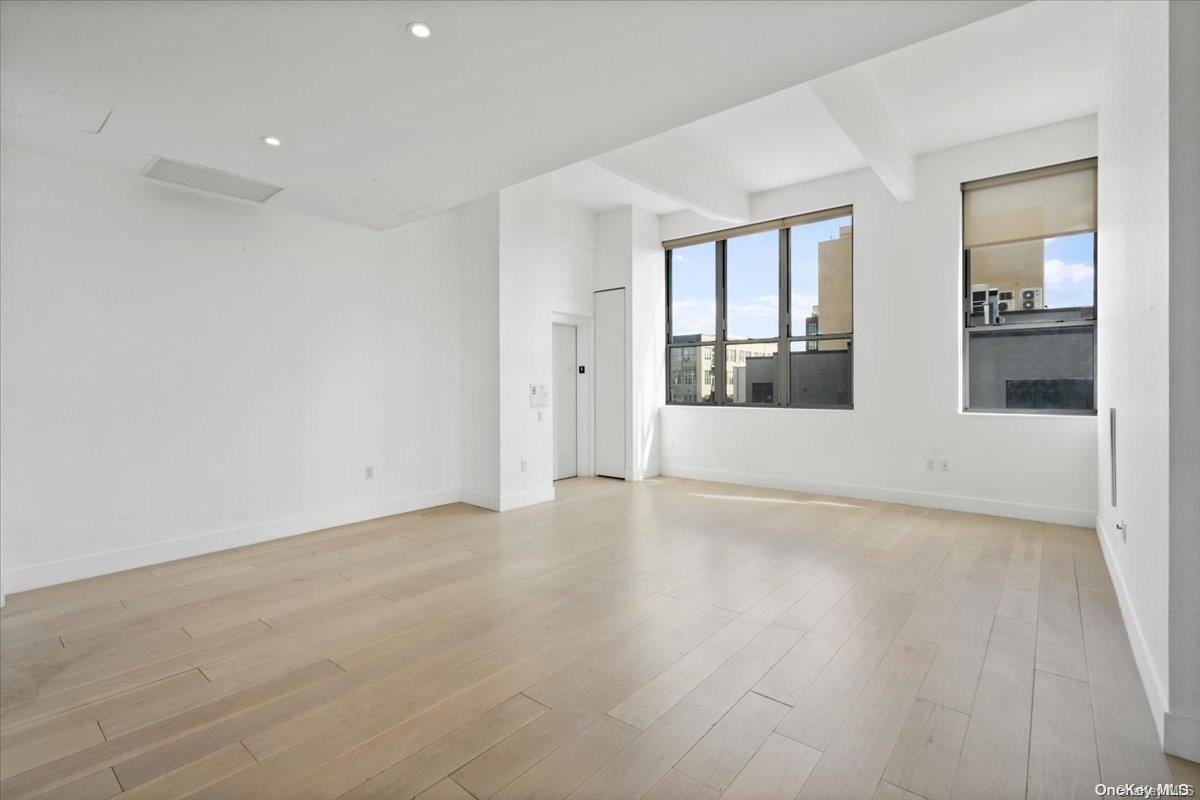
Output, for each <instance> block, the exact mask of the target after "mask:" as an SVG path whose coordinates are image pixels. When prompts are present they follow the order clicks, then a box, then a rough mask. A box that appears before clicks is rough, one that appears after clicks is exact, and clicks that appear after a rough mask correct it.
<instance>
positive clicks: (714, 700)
mask: <svg viewBox="0 0 1200 800" xmlns="http://www.w3.org/2000/svg"><path fill="white" fill-rule="evenodd" d="M798 637H799V633H798V632H796V631H794V630H791V629H790V628H783V627H779V626H771V627H769V628H767V629H765V630H764V631H762V633H760V634H759V635H758V636H757V637H755V638H754V640H752V641H751V642H750V643H749V644H747V645H746V646H745V647H743V648H742V649H741V650H740V651H738V652H737V653H736V654H735V655H734V656H732V657H731V658H730V659H729V660H728V661H727V662H726V663H724V664H722V665H721V666H720V667H719V668H718V669H717V670H716V671H715V672H713V673H712V674H710V675H709V676H708V677H707V678H706V679H705V680H704V681H702V682H701V683H700V685H698V686H697V687H696V688H695V689H693V690H692V691H691V692H689V693H688V694H687V695H686V696H685V697H684V698H683V699H682V700H681V701H680V702H678V703H677V704H675V705H674V706H673V707H672V708H671V709H670V711H669V712H668V713H667V714H665V715H663V716H662V717H661V718H659V719H658V720H656V721H655V722H654V723H653V724H652V725H650V727H649V728H647V729H646V730H645V731H643V732H642V734H641V735H640V736H638V737H637V738H636V739H634V740H633V741H632V742H630V743H629V744H628V745H627V746H626V747H625V748H624V749H622V750H621V752H620V753H618V754H617V755H616V756H614V757H613V758H612V760H610V761H609V762H608V763H606V764H605V765H604V766H603V767H601V769H600V770H599V771H597V772H596V774H594V775H592V776H591V778H589V779H588V780H587V781H586V782H585V783H583V784H582V785H581V786H579V788H577V789H576V790H575V791H574V792H572V793H571V795H569V796H570V797H575V798H576V799H577V800H579V799H580V798H600V799H601V800H603V799H604V798H608V799H609V800H623V798H628V797H640V796H641V795H642V794H644V793H645V792H647V791H649V790H650V789H651V788H652V787H653V786H654V785H655V784H657V783H658V782H659V781H660V780H661V779H662V778H663V776H664V775H666V773H667V771H668V770H669V769H670V768H671V767H672V766H673V765H674V764H675V762H676V761H678V760H679V759H680V758H681V757H682V756H683V755H684V754H685V753H686V752H687V751H688V750H689V749H691V747H692V746H693V745H694V744H695V743H696V742H697V741H699V740H700V737H701V736H703V735H704V734H705V733H706V732H707V731H708V729H709V728H710V727H712V726H713V725H714V724H715V723H716V722H717V720H719V719H720V718H721V716H722V715H723V714H724V713H725V712H726V711H728V710H729V709H730V708H731V707H732V706H733V704H734V703H736V702H737V701H738V699H740V698H741V696H742V695H744V694H745V693H746V692H747V691H748V690H749V689H750V687H751V686H753V685H754V683H755V682H757V680H758V679H759V678H760V677H762V674H763V673H764V672H766V671H767V670H768V669H769V668H770V667H771V666H772V665H773V664H774V663H775V662H776V661H778V660H779V657H780V656H782V655H783V654H784V652H786V651H787V650H788V649H789V648H790V647H791V646H792V645H793V644H795V642H796V639H797V638H798Z"/></svg>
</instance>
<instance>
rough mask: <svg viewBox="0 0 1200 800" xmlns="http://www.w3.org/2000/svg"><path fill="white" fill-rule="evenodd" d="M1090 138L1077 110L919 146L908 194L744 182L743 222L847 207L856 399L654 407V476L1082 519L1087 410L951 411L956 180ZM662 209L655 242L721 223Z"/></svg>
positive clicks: (1087, 479) (1090, 509)
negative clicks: (924, 150) (751, 187)
mask: <svg viewBox="0 0 1200 800" xmlns="http://www.w3.org/2000/svg"><path fill="white" fill-rule="evenodd" d="M1095 137H1096V122H1095V118H1084V119H1079V120H1072V121H1069V122H1064V123H1059V124H1056V125H1051V126H1047V127H1045V128H1039V129H1035V130H1030V131H1024V132H1021V133H1016V134H1012V135H1009V136H1004V137H999V138H996V139H990V140H986V141H982V142H977V143H974V144H970V145H966V146H963V147H958V148H954V149H951V150H946V151H943V152H939V153H935V154H930V155H928V156H923V157H921V158H919V159H918V160H917V165H916V171H917V175H916V181H917V196H916V199H915V200H914V201H911V202H908V203H900V202H897V201H896V200H895V199H894V198H893V197H892V196H891V195H890V194H889V193H888V191H887V190H886V189H885V188H884V187H883V185H882V184H881V183H880V182H879V181H878V179H877V178H876V177H875V176H874V174H873V173H871V172H870V171H867V170H862V171H858V172H854V173H849V174H845V175H838V176H834V177H831V178H827V179H822V180H818V181H812V182H809V183H804V184H799V185H796V186H790V187H785V188H783V189H777V190H773V191H769V192H763V193H760V194H756V195H753V196H752V197H751V214H752V219H753V220H764V219H772V218H777V217H782V216H786V215H789V214H799V213H804V212H807V211H815V210H819V209H823V208H830V207H834V206H839V205H845V204H853V205H854V215H855V219H854V226H855V230H854V235H855V238H854V327H855V336H854V338H855V343H854V406H855V407H854V410H853V411H834V410H808V409H762V408H734V407H721V408H697V407H685V406H664V407H663V408H662V410H661V418H662V444H663V452H662V459H663V468H662V471H663V473H664V474H668V475H677V476H684V477H698V478H710V479H713V480H722V481H731V482H735V483H747V484H756V485H767V486H777V487H782V488H793V489H800V490H807V491H815V492H823V493H832V494H844V495H850V496H859V497H867V498H877V499H884V500H894V501H897V502H906V503H918V504H923V505H930V506H935V507H944V508H956V509H964V510H971V511H979V512H983V513H993V514H1003V515H1008V516H1015V517H1023V518H1029V519H1041V520H1050V521H1058V522H1069V523H1073V524H1078V525H1089V524H1091V522H1092V521H1093V520H1094V515H1095V512H1096V480H1095V476H1096V419H1095V417H1091V416H1083V417H1064V416H1042V415H996V414H964V413H962V412H961V407H962V400H961V383H962V381H961V368H960V361H961V350H962V339H961V336H962V334H961V313H960V309H961V302H962V301H961V297H962V295H961V280H962V278H961V263H962V253H961V236H960V227H961V209H960V205H961V201H960V190H959V186H960V184H961V183H962V182H963V181H967V180H972V179H975V178H983V177H988V176H991V175H999V174H1003V173H1007V172H1013V171H1016V170H1021V169H1027V168H1031V167H1037V166H1043V165H1047V164H1055V163H1059V162H1063V161H1069V160H1072V159H1078V158H1084V157H1088V156H1094V155H1096V138H1095ZM661 222H662V230H661V234H662V238H663V239H669V238H674V237H676V236H683V235H687V234H691V233H698V232H701V231H704V230H713V229H718V228H721V227H725V226H723V225H720V224H717V223H711V222H706V221H704V220H702V219H699V218H697V217H695V215H691V214H687V213H679V214H674V215H670V216H667V217H663V218H662V220H661ZM661 269H662V267H661V265H660V266H659V270H660V273H661ZM1099 269H1100V272H1101V274H1103V272H1104V269H1105V267H1104V263H1103V261H1102V262H1101V264H1100V266H1099ZM1102 313H1103V312H1102ZM927 458H934V459H938V460H943V459H944V460H948V461H949V462H950V466H951V470H950V472H949V473H942V472H928V471H926V468H925V461H926V459H927Z"/></svg>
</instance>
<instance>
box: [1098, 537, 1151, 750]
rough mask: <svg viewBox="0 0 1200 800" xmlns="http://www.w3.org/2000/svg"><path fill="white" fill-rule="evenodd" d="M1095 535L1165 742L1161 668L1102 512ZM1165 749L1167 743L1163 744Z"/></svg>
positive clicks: (1144, 685)
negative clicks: (1155, 665) (1113, 549)
mask: <svg viewBox="0 0 1200 800" xmlns="http://www.w3.org/2000/svg"><path fill="white" fill-rule="evenodd" d="M1095 526H1096V538H1098V539H1099V540H1100V552H1101V553H1103V554H1104V562H1105V564H1106V565H1107V566H1108V574H1109V575H1110V576H1112V582H1113V590H1114V591H1115V592H1116V595H1117V605H1118V606H1119V607H1120V609H1121V620H1122V621H1123V622H1124V623H1125V633H1126V635H1127V636H1128V637H1129V647H1130V649H1131V650H1133V660H1134V663H1136V664H1137V669H1138V676H1139V677H1141V679H1142V688H1143V690H1144V691H1145V693H1146V701H1147V702H1148V703H1149V704H1150V713H1151V715H1152V716H1153V717H1154V727H1155V728H1157V729H1158V740H1159V741H1160V742H1163V743H1164V745H1165V742H1166V730H1165V727H1166V711H1167V692H1166V689H1165V687H1163V686H1162V684H1160V683H1159V681H1158V671H1157V670H1156V669H1155V668H1154V658H1153V656H1151V654H1150V647H1149V645H1147V644H1146V636H1145V634H1143V633H1142V626H1141V623H1139V622H1138V618H1137V614H1135V613H1134V609H1133V603H1132V602H1131V599H1130V597H1129V587H1128V586H1126V584H1125V576H1124V575H1123V574H1122V573H1121V566H1120V564H1119V563H1118V562H1117V559H1116V558H1115V557H1114V555H1113V551H1112V548H1113V543H1114V541H1115V540H1114V539H1113V537H1114V536H1116V533H1115V532H1113V531H1111V530H1109V529H1108V528H1107V527H1105V525H1104V523H1103V521H1102V520H1101V519H1100V516H1099V515H1097V516H1096V519H1095ZM1164 749H1165V747H1164Z"/></svg>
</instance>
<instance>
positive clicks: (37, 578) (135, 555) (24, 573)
mask: <svg viewBox="0 0 1200 800" xmlns="http://www.w3.org/2000/svg"><path fill="white" fill-rule="evenodd" d="M460 497H461V492H459V490H457V489H447V490H444V491H440V492H428V493H425V494H417V495H407V496H404V497H398V498H394V499H392V500H384V501H381V502H377V503H366V504H362V505H356V506H343V507H339V508H331V509H326V510H323V511H317V512H314V513H312V514H304V515H301V516H298V517H288V518H286V519H277V520H270V521H267V522H262V523H258V524H256V525H246V526H243V527H239V528H229V529H227V530H222V531H212V532H210V533H201V534H197V535H195V536H185V537H182V538H179V539H171V540H169V541H165V542H153V543H151V544H145V545H139V546H137V547H127V548H124V549H121V550H109V551H107V552H103V553H89V554H88V555H84V556H77V557H75V558H64V559H62V560H60V561H49V562H46V563H42V564H32V565H30V566H26V567H15V568H13V569H10V570H5V571H4V575H3V586H4V592H5V593H6V594H15V593H16V592H24V591H27V590H29V589H39V588H41V587H43V586H53V585H55V584H59V583H67V582H69V581H77V580H82V579H83V578H94V577H96V576H97V575H107V574H109V573H111V572H121V571H123V570H127V569H136V568H137V567H146V566H150V565H152V564H162V563H164V562H167V561H175V560H176V559H180V558H188V557H189V556H198V555H204V554H206V553H215V552H217V551H220V550H229V549H231V548H234V547H243V546H245V545H248V544H257V543H258V542H266V541H270V540H272V539H281V538H283V537H285V536H295V535H296V534H300V533H310V532H312V531H319V530H323V529H325V528H333V527H336V526H338V525H348V524H350V523H352V522H362V521H364V520H369V519H377V518H379V517H388V516H391V515H392V514H403V513H405V512H406V511H416V510H418V509H421V508H429V507H431V506H440V505H444V504H446V503H453V502H456V501H458V500H459V499H460Z"/></svg>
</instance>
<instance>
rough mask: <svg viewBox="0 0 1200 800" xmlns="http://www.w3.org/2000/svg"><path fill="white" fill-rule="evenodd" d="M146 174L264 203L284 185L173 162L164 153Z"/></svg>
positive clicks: (182, 184)
mask: <svg viewBox="0 0 1200 800" xmlns="http://www.w3.org/2000/svg"><path fill="white" fill-rule="evenodd" d="M143 174H144V175H145V176H146V177H147V178H157V179H158V180H160V181H168V182H170V183H178V184H180V185H181V186H190V187H192V188H193V189H203V190H204V191H206V192H216V193H217V194H227V195H229V196H231V197H240V198H242V199H243V200H253V201H254V202H256V203H261V202H263V201H264V200H266V199H267V198H269V197H271V196H272V195H274V194H275V193H276V192H279V191H280V190H281V188H282V187H279V186H271V185H270V184H266V183H259V182H258V181H252V180H250V179H249V178H241V177H239V176H237V175H230V174H229V173H228V172H221V171H220V170H216V169H209V168H208V167H198V166H196V165H195V164H186V163H184V162H182V161H172V160H170V159H169V158H162V157H161V156H160V157H158V158H156V159H154V162H153V163H152V164H151V165H150V166H149V167H148V168H147V169H146V171H145V172H144V173H143Z"/></svg>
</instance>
